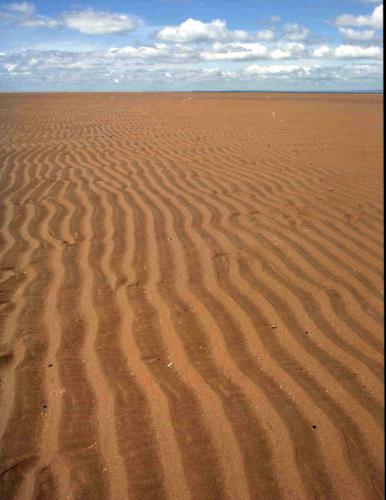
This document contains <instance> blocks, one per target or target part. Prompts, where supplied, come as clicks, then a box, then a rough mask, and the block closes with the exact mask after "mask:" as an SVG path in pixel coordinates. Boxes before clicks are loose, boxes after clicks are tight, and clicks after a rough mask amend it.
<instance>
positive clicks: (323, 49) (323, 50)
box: [312, 45, 331, 57]
mask: <svg viewBox="0 0 386 500" xmlns="http://www.w3.org/2000/svg"><path fill="white" fill-rule="evenodd" d="M330 53H331V49H330V47H328V45H321V46H320V47H317V48H316V49H314V50H313V51H312V56H313V57H325V56H327V55H328V54H330Z"/></svg>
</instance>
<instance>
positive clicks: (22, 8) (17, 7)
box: [3, 2, 36, 15]
mask: <svg viewBox="0 0 386 500" xmlns="http://www.w3.org/2000/svg"><path fill="white" fill-rule="evenodd" d="M3 8H4V9H6V10H9V11H11V12H18V13H20V14H26V15H32V14H34V13H35V11H36V7H35V6H34V4H33V3H30V2H11V3H6V4H5V5H3Z"/></svg>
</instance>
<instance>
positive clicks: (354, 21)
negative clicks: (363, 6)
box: [335, 4, 383, 29]
mask: <svg viewBox="0 0 386 500" xmlns="http://www.w3.org/2000/svg"><path fill="white" fill-rule="evenodd" d="M335 24H336V26H354V27H357V28H362V27H366V26H369V27H371V28H374V29H382V27H383V4H382V5H378V6H377V7H375V9H374V10H373V12H372V13H371V14H370V15H367V16H353V15H351V14H342V15H340V16H338V17H337V18H336V19H335Z"/></svg>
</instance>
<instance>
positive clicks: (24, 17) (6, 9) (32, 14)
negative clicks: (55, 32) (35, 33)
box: [0, 2, 59, 28]
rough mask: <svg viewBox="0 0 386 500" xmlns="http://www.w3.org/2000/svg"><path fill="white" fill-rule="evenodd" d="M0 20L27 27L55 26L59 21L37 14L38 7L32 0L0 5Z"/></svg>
mask: <svg viewBox="0 0 386 500" xmlns="http://www.w3.org/2000/svg"><path fill="white" fill-rule="evenodd" d="M0 20H2V21H5V22H7V23H11V24H15V25H17V26H23V27H27V28H53V27H55V26H58V24H59V23H58V21H57V20H55V19H50V18H48V17H46V16H40V15H38V14H36V7H35V6H34V4H32V3H30V2H12V3H7V4H4V5H2V6H1V7H0Z"/></svg>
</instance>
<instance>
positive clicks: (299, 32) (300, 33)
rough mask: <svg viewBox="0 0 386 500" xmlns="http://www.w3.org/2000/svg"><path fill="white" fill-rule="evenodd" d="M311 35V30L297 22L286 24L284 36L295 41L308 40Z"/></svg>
mask: <svg viewBox="0 0 386 500" xmlns="http://www.w3.org/2000/svg"><path fill="white" fill-rule="evenodd" d="M309 35H310V30H309V29H307V28H302V27H301V26H299V25H298V24H297V23H287V24H285V25H284V38H286V39H287V40H291V41H293V42H301V41H303V40H306V39H307V38H308V37H309Z"/></svg>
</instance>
